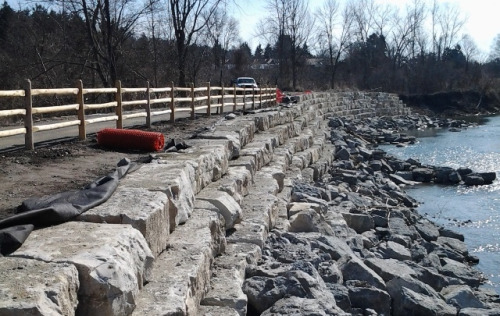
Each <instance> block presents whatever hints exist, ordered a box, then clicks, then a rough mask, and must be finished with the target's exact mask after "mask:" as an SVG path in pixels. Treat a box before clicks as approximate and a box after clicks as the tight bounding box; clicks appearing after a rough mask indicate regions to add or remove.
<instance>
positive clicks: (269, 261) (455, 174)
mask: <svg viewBox="0 0 500 316" xmlns="http://www.w3.org/2000/svg"><path fill="white" fill-rule="evenodd" d="M433 124H435V125H436V126H438V125H441V126H450V125H449V124H452V125H456V126H457V127H464V126H465V125H466V123H465V122H457V121H453V122H451V121H448V122H444V123H443V122H436V121H433V120H431V119H429V118H426V117H421V116H412V117H404V118H397V119H378V118H371V119H364V120H353V119H346V118H332V119H330V122H329V126H330V127H331V142H332V144H333V145H334V148H335V151H334V152H335V154H334V155H335V161H334V162H333V165H332V166H331V169H330V172H329V174H328V175H326V176H325V177H323V179H322V181H320V182H316V183H304V182H300V183H299V182H297V183H295V185H294V187H293V191H292V196H291V201H290V203H289V205H288V218H287V219H283V218H282V219H281V222H280V223H278V224H277V225H276V228H275V229H273V230H272V231H271V232H270V234H269V237H268V239H267V242H266V243H265V246H264V248H263V251H262V259H261V260H260V261H259V262H258V264H255V265H250V266H248V267H247V269H246V280H245V282H244V285H243V291H244V293H245V294H246V295H247V296H248V315H285V314H286V315H292V314H293V315H500V299H499V296H498V295H497V294H496V293H495V292H494V291H493V290H490V289H486V288H483V287H480V285H481V284H482V283H483V282H484V278H483V276H482V274H481V273H480V272H479V271H478V270H477V269H475V268H474V264H476V263H477V262H478V259H477V258H476V257H475V256H473V255H471V254H470V253H469V252H468V250H467V247H466V245H465V243H464V237H463V236H462V235H460V234H458V233H456V232H453V231H451V230H449V229H446V228H443V227H439V226H437V225H435V224H434V223H432V222H431V221H429V220H428V219H426V218H425V217H423V216H422V215H420V214H418V213H417V211H416V206H417V205H416V201H415V200H413V199H412V198H411V197H409V196H408V195H407V194H406V193H405V192H404V190H403V188H404V186H405V185H411V184H415V183H416V182H431V181H432V182H436V183H448V184H457V183H463V184H470V185H478V184H484V183H490V182H491V181H493V180H494V173H493V174H490V173H485V174H478V173H473V172H472V171H471V170H469V169H467V168H461V169H458V170H454V169H450V168H443V167H433V166H422V165H421V164H420V163H419V162H418V161H414V160H407V161H402V160H399V159H396V158H394V157H391V156H389V155H387V154H386V153H385V152H384V151H382V150H378V149H377V148H376V144H377V143H387V142H389V143H397V144H401V143H411V142H414V141H415V139H414V138H413V137H408V136H406V135H405V134H403V133H401V132H399V131H398V130H399V129H405V128H420V127H427V126H432V125H433ZM443 124H444V125H443ZM446 124H448V125H446Z"/></svg>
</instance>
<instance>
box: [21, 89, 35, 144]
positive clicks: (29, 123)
mask: <svg viewBox="0 0 500 316" xmlns="http://www.w3.org/2000/svg"><path fill="white" fill-rule="evenodd" d="M24 108H25V109H26V114H25V115H24V128H26V134H25V135H24V146H25V148H26V149H28V150H34V149H35V143H34V141H33V98H32V96H31V81H30V80H29V79H27V80H26V83H25V88H24Z"/></svg>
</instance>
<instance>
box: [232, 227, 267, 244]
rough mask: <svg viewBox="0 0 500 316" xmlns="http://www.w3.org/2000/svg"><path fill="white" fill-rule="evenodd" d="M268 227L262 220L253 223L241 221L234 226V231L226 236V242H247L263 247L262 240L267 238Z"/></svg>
mask: <svg viewBox="0 0 500 316" xmlns="http://www.w3.org/2000/svg"><path fill="white" fill-rule="evenodd" d="M268 233H269V229H268V227H267V225H266V224H265V223H263V222H261V223H253V222H246V221H243V222H241V223H240V224H236V225H235V226H234V232H233V233H232V234H231V235H229V236H228V237H227V242H228V243H232V244H234V243H249V244H254V245H257V246H259V247H260V248H261V249H262V248H263V247H264V242H265V241H266V239H267V235H268Z"/></svg>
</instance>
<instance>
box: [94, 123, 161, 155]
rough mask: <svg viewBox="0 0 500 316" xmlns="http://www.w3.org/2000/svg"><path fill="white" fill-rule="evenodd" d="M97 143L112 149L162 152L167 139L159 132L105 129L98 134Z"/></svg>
mask: <svg viewBox="0 0 500 316" xmlns="http://www.w3.org/2000/svg"><path fill="white" fill-rule="evenodd" d="M97 143H98V144H99V145H101V146H104V147H110V148H118V149H126V150H144V151H160V150H162V149H163V147H164V146H165V137H164V136H163V134H162V133H158V132H145V131H141V130H135V129H116V128H105V129H103V130H101V131H99V132H98V133H97Z"/></svg>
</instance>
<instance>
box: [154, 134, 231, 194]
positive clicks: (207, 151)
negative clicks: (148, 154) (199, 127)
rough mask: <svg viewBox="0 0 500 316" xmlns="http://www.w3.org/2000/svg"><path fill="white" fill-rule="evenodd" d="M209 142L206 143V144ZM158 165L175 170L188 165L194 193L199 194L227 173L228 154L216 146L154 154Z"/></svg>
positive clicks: (220, 146) (222, 148)
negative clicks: (179, 166) (177, 167)
mask: <svg viewBox="0 0 500 316" xmlns="http://www.w3.org/2000/svg"><path fill="white" fill-rule="evenodd" d="M208 142H209V141H207V143H208ZM155 157H156V158H159V160H158V163H161V164H166V165H167V166H169V167H170V166H172V167H174V168H175V166H176V165H179V164H181V165H182V164H183V163H188V164H190V165H191V166H192V167H193V168H194V170H195V181H196V182H195V183H196V186H195V188H194V190H195V193H198V192H200V191H201V190H202V189H203V188H204V187H206V186H207V185H208V184H210V183H211V182H212V181H217V180H219V179H220V178H222V176H223V175H224V174H225V173H226V172H227V169H228V166H229V157H230V152H229V150H228V148H227V147H225V146H222V145H217V144H212V145H209V144H207V145H204V146H196V147H191V148H188V149H186V150H184V151H182V153H162V154H156V155H155Z"/></svg>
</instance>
